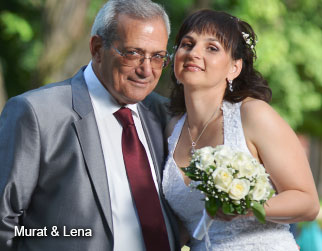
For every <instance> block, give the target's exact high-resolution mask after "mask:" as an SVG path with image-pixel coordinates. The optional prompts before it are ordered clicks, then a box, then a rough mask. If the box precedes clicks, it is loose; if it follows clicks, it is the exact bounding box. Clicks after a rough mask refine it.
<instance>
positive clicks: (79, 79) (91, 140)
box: [71, 68, 113, 232]
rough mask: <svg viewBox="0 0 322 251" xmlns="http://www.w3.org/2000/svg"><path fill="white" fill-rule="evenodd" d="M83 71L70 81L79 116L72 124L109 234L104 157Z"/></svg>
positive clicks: (110, 212) (109, 224) (108, 206)
mask: <svg viewBox="0 0 322 251" xmlns="http://www.w3.org/2000/svg"><path fill="white" fill-rule="evenodd" d="M83 70H84V68H82V69H81V70H80V71H79V72H78V73H77V74H76V75H75V76H74V77H73V78H72V80H71V85H72V93H73V108H74V110H75V112H77V113H78V115H79V116H80V120H78V121H76V122H74V124H75V128H76V131H77V135H78V138H79V142H80V145H81V148H82V151H83V155H84V159H85V162H86V165H87V170H88V174H89V177H90V180H91V183H92V186H93V188H94V191H95V193H96V195H97V198H98V201H99V203H100V205H101V208H102V211H103V214H104V216H105V219H106V221H107V223H108V226H109V227H110V230H111V232H113V222H112V210H111V201H110V195H109V188H108V180H107V176H106V168H105V162H104V156H103V151H102V147H101V141H100V137H99V132H98V128H97V123H96V119H95V115H94V110H93V107H92V104H91V100H90V96H89V93H88V90H87V86H86V83H85V80H84V77H83Z"/></svg>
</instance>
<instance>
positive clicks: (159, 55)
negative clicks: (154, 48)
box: [152, 53, 165, 59]
mask: <svg viewBox="0 0 322 251" xmlns="http://www.w3.org/2000/svg"><path fill="white" fill-rule="evenodd" d="M152 57H153V58H158V59H163V58H164V57H165V55H163V54H159V53H157V54H154V55H153V56H152Z"/></svg>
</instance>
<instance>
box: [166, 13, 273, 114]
mask: <svg viewBox="0 0 322 251" xmlns="http://www.w3.org/2000/svg"><path fill="white" fill-rule="evenodd" d="M189 32H196V33H197V34H205V33H206V34H214V35H215V36H216V38H217V39H218V40H219V42H220V43H221V44H222V46H223V47H224V49H225V50H226V51H230V53H231V57H232V59H234V60H238V59H242V62H243V66H242V70H241V72H240V74H239V76H238V77H237V78H235V79H234V81H233V90H234V91H233V92H231V91H229V88H226V91H225V94H224V100H226V101H229V102H231V103H237V102H240V101H242V100H244V99H245V98H247V97H253V98H256V99H260V100H264V101H266V102H269V101H270V100H271V97H272V91H271V89H270V88H269V86H268V84H267V81H266V80H265V79H264V78H263V77H262V75H261V74H260V73H259V72H258V71H256V70H255V69H254V66H253V63H254V61H255V59H256V51H255V47H254V46H255V44H256V35H255V33H254V31H253V29H252V27H251V26H250V25H249V24H248V23H247V22H245V21H242V20H240V19H238V18H236V17H234V16H232V15H230V14H227V13H225V12H220V11H214V10H200V11H197V12H195V13H193V14H192V15H190V16H188V17H187V18H186V19H185V20H184V22H183V24H182V25H181V28H180V30H179V33H178V34H177V37H176V41H175V47H174V48H175V50H177V48H178V47H179V45H180V43H181V39H182V38H183V37H184V36H185V35H186V34H187V33H189ZM247 34H248V37H247ZM171 78H172V80H173V83H174V87H173V89H172V92H171V96H170V100H171V101H170V111H171V113H172V114H174V115H178V114H181V113H183V112H185V111H186V107H185V101H184V90H183V85H182V84H177V79H176V77H175V75H174V71H173V65H172V73H171ZM227 86H228V85H227Z"/></svg>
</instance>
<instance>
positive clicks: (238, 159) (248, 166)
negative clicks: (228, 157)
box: [232, 152, 259, 178]
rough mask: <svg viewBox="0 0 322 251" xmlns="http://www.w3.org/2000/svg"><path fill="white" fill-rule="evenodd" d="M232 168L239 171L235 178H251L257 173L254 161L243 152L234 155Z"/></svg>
mask: <svg viewBox="0 0 322 251" xmlns="http://www.w3.org/2000/svg"><path fill="white" fill-rule="evenodd" d="M232 167H233V168H234V169H236V170H238V171H239V172H238V176H237V177H238V178H241V177H246V178H252V177H255V176H256V175H257V174H258V172H259V168H258V166H257V163H256V161H255V159H254V158H253V157H252V156H250V155H249V154H247V153H243V152H238V153H236V154H235V155H234V159H233V162H232Z"/></svg>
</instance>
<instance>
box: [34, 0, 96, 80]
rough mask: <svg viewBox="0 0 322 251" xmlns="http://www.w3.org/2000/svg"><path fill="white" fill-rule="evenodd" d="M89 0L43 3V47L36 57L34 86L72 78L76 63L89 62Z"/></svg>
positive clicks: (46, 0)
mask: <svg viewBox="0 0 322 251" xmlns="http://www.w3.org/2000/svg"><path fill="white" fill-rule="evenodd" d="M89 2H90V1H89V0H82V1H78V0H69V1H60V0H45V3H44V15H43V23H44V24H45V26H44V33H43V41H44V47H43V50H42V53H41V55H40V57H39V60H38V64H37V68H36V72H35V75H34V83H36V85H41V84H43V83H48V82H54V81H58V80H62V79H64V78H67V77H70V76H72V75H73V74H74V73H75V71H76V70H78V69H79V66H81V65H79V63H80V62H83V64H86V63H87V62H88V61H89V50H88V38H89V28H90V26H89V25H87V23H86V14H87V9H88V5H89Z"/></svg>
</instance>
